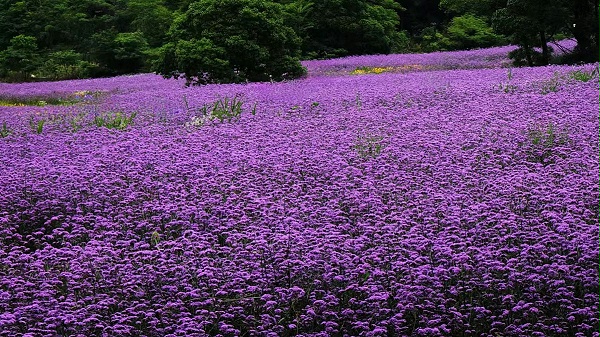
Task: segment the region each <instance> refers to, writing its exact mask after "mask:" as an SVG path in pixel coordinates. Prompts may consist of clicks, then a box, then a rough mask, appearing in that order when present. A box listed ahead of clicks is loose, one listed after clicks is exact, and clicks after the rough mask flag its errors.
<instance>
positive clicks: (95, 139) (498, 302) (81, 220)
mask: <svg viewBox="0 0 600 337" xmlns="http://www.w3.org/2000/svg"><path fill="white" fill-rule="evenodd" d="M438 54H439V53H437V54H429V56H427V55H420V56H409V57H411V58H413V59H410V60H409V61H408V62H406V63H405V64H420V65H427V64H434V63H435V64H441V65H442V66H443V65H444V63H443V62H444V61H443V58H441V57H440V56H439V55H438ZM496 54H497V50H496V49H490V50H488V53H487V54H486V51H485V50H482V51H477V52H463V54H461V53H458V52H453V53H452V55H453V56H452V57H451V58H450V57H449V60H451V61H449V62H451V63H452V64H448V66H447V67H442V66H440V67H439V68H438V69H447V68H457V67H456V66H454V65H455V64H458V65H462V66H460V67H458V68H463V69H454V70H438V71H432V70H431V69H430V70H429V71H427V70H423V71H413V72H405V73H381V74H366V75H349V74H347V73H344V72H341V73H338V74H337V75H332V72H335V71H338V70H339V68H335V67H336V65H335V62H341V63H343V62H345V61H311V63H310V64H309V65H307V66H308V67H309V70H310V71H311V73H310V74H309V76H308V78H306V79H303V80H297V81H291V82H286V83H253V84H246V85H211V86H205V87H193V88H186V87H184V83H183V82H182V81H174V80H164V79H162V78H160V77H158V76H155V75H136V76H125V77H117V78H107V79H95V80H79V81H65V82H54V83H29V84H0V105H3V106H0V136H1V137H0V154H1V157H0V158H1V161H0V336H2V337H5V336H23V337H38V336H40V337H41V336H82V337H83V336H156V337H159V336H160V337H163V336H169V337H172V336H267V337H270V336H273V337H274V336H487V337H499V336H539V337H541V336H577V337H583V336H599V333H598V329H599V321H598V309H599V294H598V292H599V271H598V270H599V269H598V267H599V266H598V261H599V247H598V235H599V223H598V216H599V214H598V200H599V191H598V184H599V177H598V172H599V167H598V163H599V158H598V153H599V146H598V145H599V139H598V134H599V120H598V113H599V110H598V103H599V102H598V93H599V86H598V77H597V76H596V77H593V78H590V77H591V76H592V75H590V74H592V73H593V71H594V69H595V68H596V67H597V66H598V65H597V64H596V65H584V66H577V67H572V66H549V67H543V68H515V69H512V70H509V69H506V68H501V67H502V65H503V62H504V59H503V58H495V56H493V55H496ZM448 55H450V54H448ZM461 55H463V56H461ZM474 55H478V57H480V58H481V60H484V59H485V61H481V62H488V63H489V62H492V61H493V62H495V63H493V64H492V63H490V64H489V66H486V67H479V68H486V69H470V68H472V67H470V66H468V64H471V63H473V62H477V60H475V58H474V57H475V56H474ZM428 57H431V58H435V59H428ZM461 57H463V58H461ZM419 58H420V59H422V60H421V61H419V60H418V59H419ZM486 58H487V59H486ZM380 59H381V57H379V56H374V57H373V59H369V58H368V57H362V58H361V59H360V60H358V61H357V60H354V61H352V62H354V63H351V65H350V66H348V65H346V66H345V67H346V68H344V69H349V70H353V69H354V67H355V66H385V65H386V64H383V63H381V60H380ZM457 60H458V61H457ZM319 62H321V63H319ZM428 62H429V63H428ZM328 64H329V66H328ZM391 65H393V66H398V65H401V64H400V63H396V64H391ZM328 67H330V68H328ZM311 69H312V70H311ZM327 69H333V70H332V72H328V71H327ZM322 74H329V76H321V75H322ZM588 75H589V76H588ZM2 97H4V98H5V100H4V101H3V100H2ZM48 97H54V98H56V97H58V98H61V99H63V101H64V104H57V105H50V104H44V102H46V101H47V99H48ZM9 98H10V99H13V101H11V100H10V99H9ZM17 99H29V100H30V102H36V104H31V105H20V104H17V103H14V101H15V100H17ZM42 101H44V102H42ZM2 102H4V104H2ZM11 102H12V103H11ZM219 104H220V105H219ZM222 107H225V108H224V109H221V108H222Z"/></svg>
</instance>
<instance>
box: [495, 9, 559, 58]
mask: <svg viewBox="0 0 600 337" xmlns="http://www.w3.org/2000/svg"><path fill="white" fill-rule="evenodd" d="M568 17H569V13H568V8H567V7H566V6H565V4H564V1H562V0H513V1H509V2H508V3H507V4H506V6H505V7H504V8H501V9H499V10H497V11H496V12H495V13H494V16H493V26H494V29H495V30H496V31H498V32H500V33H501V34H504V35H507V36H510V38H511V40H512V42H513V43H515V44H517V45H519V47H520V48H519V49H518V50H517V51H515V52H513V53H511V54H510V57H512V58H513V59H514V60H515V65H523V64H524V63H526V64H527V65H529V66H533V65H546V64H548V63H549V61H550V55H551V52H552V51H551V50H550V48H549V47H548V40H549V39H550V38H551V36H552V34H553V33H555V32H559V31H560V30H561V28H564V27H565V26H566V23H567V21H568ZM536 46H538V47H540V48H541V50H542V52H541V53H539V54H537V53H536V52H535V51H534V49H533V48H534V47H536Z"/></svg>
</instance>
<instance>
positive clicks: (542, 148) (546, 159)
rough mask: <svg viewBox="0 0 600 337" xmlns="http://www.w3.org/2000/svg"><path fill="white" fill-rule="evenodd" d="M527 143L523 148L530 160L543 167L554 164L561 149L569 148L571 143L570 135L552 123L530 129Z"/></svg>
mask: <svg viewBox="0 0 600 337" xmlns="http://www.w3.org/2000/svg"><path fill="white" fill-rule="evenodd" d="M527 141H528V142H527V143H525V144H522V146H523V147H524V150H525V152H526V153H527V155H528V160H529V161H531V162H534V163H540V164H542V165H548V164H551V163H553V162H554V157H555V156H556V155H557V154H559V151H558V150H559V148H560V147H565V146H568V145H569V144H570V142H571V140H570V137H569V133H568V132H567V131H566V130H564V129H563V130H561V129H559V128H558V127H557V125H555V124H554V123H552V122H550V123H548V124H546V125H534V126H532V127H530V128H528V130H527Z"/></svg>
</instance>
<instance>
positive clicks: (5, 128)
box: [0, 121, 12, 138]
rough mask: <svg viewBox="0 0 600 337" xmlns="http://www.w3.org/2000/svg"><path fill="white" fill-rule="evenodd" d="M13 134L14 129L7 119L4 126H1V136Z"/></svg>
mask: <svg viewBox="0 0 600 337" xmlns="http://www.w3.org/2000/svg"><path fill="white" fill-rule="evenodd" d="M11 134H12V130H11V129H10V128H9V127H8V124H6V121H3V122H2V128H0V138H6V137H8V136H10V135H11Z"/></svg>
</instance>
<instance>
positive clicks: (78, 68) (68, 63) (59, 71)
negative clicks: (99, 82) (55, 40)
mask: <svg viewBox="0 0 600 337" xmlns="http://www.w3.org/2000/svg"><path fill="white" fill-rule="evenodd" d="M97 68H98V64H94V63H91V62H88V61H84V60H83V57H82V55H81V54H80V53H77V52H75V51H73V50H64V51H57V52H53V53H50V54H49V55H48V56H46V61H44V63H42V65H41V66H40V67H39V68H38V69H37V70H36V75H37V76H38V77H40V78H44V79H51V80H68V79H76V78H87V77H90V76H91V75H92V74H93V73H94V70H95V69H97Z"/></svg>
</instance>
